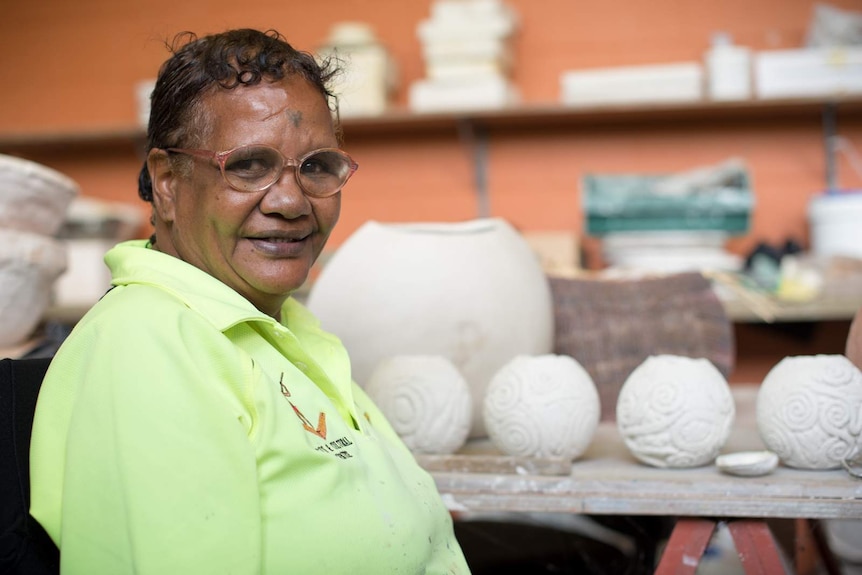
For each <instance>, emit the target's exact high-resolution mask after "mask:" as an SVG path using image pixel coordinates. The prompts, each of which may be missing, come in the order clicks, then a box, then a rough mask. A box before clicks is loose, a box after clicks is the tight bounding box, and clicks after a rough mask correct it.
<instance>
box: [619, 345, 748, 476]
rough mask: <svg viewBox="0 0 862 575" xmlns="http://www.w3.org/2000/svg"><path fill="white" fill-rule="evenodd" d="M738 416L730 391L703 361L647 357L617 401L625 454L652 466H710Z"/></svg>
mask: <svg viewBox="0 0 862 575" xmlns="http://www.w3.org/2000/svg"><path fill="white" fill-rule="evenodd" d="M735 414H736V409H735V406H734V403H733V396H732V395H731V393H730V386H729V385H728V383H727V380H725V379H724V376H723V375H721V372H720V371H718V369H717V368H716V367H715V366H714V365H713V364H712V363H710V362H709V360H707V359H704V358H689V357H682V356H676V355H657V356H650V357H648V358H647V359H646V360H645V361H644V362H643V363H642V364H640V365H639V366H638V367H637V368H635V370H634V371H633V372H632V373H631V374H630V375H629V377H628V378H627V379H626V381H625V383H624V384H623V386H622V389H620V394H619V398H618V400H617V410H616V415H617V428H618V429H619V432H620V435H621V436H622V438H623V441H624V442H625V444H626V447H628V449H629V451H630V452H631V453H632V455H634V456H635V457H636V458H637V459H639V460H640V461H642V462H644V463H646V464H648V465H652V466H654V467H674V468H677V467H697V466H700V465H706V464H708V463H711V462H712V461H713V460H714V459H715V458H716V456H717V455H718V453H719V451H720V450H721V448H722V447H723V446H724V443H725V442H726V441H727V438H728V437H729V435H730V430H731V426H732V425H733V420H734V417H735Z"/></svg>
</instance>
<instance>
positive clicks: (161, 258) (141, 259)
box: [105, 240, 316, 331]
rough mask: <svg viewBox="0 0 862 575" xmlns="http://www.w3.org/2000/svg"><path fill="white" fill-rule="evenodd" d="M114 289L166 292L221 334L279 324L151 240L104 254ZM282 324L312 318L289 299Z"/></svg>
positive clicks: (121, 245)
mask: <svg viewBox="0 0 862 575" xmlns="http://www.w3.org/2000/svg"><path fill="white" fill-rule="evenodd" d="M105 263H106V264H107V265H108V268H109V269H110V270H111V278H112V279H111V284H112V285H114V286H123V285H132V284H142V285H152V286H155V287H158V288H159V289H163V290H165V291H167V292H169V293H171V294H173V295H174V296H175V297H177V298H178V299H179V300H180V301H182V302H183V303H184V304H185V305H187V306H188V307H189V308H190V309H193V310H195V311H196V312H198V313H200V314H201V315H202V316H203V317H205V318H207V319H209V320H210V321H211V322H212V323H213V325H214V326H215V327H216V328H217V329H219V330H220V331H225V330H227V329H229V328H230V327H232V326H234V325H237V324H239V323H241V322H248V321H263V322H267V323H277V322H276V320H275V319H273V318H272V317H270V316H268V315H266V314H265V313H263V312H261V311H260V310H258V309H257V308H256V307H254V305H252V303H251V302H250V301H248V300H247V299H246V298H244V297H243V296H241V295H240V294H239V293H238V292H237V291H235V290H234V289H232V288H230V287H229V286H228V285H226V284H225V283H223V282H221V281H219V280H218V279H216V278H215V277H213V276H211V275H210V274H208V273H206V272H205V271H203V270H201V269H199V268H197V267H195V266H193V265H191V264H189V263H187V262H185V261H183V260H181V259H179V258H177V257H174V256H172V255H169V254H165V253H162V252H160V251H157V250H155V249H152V248H151V247H150V244H149V241H148V240H131V241H127V242H122V243H119V244H117V245H116V246H114V247H113V248H111V249H110V250H109V251H108V253H107V254H105ZM281 318H282V324H283V325H285V326H290V327H291V329H293V328H294V327H296V328H301V327H302V326H303V325H304V324H306V323H308V322H309V321H311V322H312V323H315V324H316V320H315V319H314V316H312V315H311V313H310V312H308V311H307V310H306V309H305V308H304V307H303V306H302V305H301V304H299V302H297V301H295V300H293V299H292V298H288V299H287V301H286V302H285V303H284V305H283V306H282V313H281Z"/></svg>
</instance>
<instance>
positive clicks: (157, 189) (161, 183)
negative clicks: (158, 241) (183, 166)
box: [147, 148, 179, 222]
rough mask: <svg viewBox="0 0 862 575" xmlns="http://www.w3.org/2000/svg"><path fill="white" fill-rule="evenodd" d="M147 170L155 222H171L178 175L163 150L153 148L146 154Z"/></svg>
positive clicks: (173, 215)
mask: <svg viewBox="0 0 862 575" xmlns="http://www.w3.org/2000/svg"><path fill="white" fill-rule="evenodd" d="M147 169H148V170H149V171H150V180H152V183H153V212H154V215H155V217H156V219H157V220H161V221H162V222H173V221H174V218H175V215H176V201H175V194H176V188H177V183H178V181H179V178H178V174H177V172H176V170H175V169H174V167H173V163H172V162H171V158H170V157H169V156H168V153H167V152H166V151H165V150H160V149H159V148H153V149H152V150H150V153H149V154H147Z"/></svg>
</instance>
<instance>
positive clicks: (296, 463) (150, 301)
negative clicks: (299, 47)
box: [31, 30, 468, 575]
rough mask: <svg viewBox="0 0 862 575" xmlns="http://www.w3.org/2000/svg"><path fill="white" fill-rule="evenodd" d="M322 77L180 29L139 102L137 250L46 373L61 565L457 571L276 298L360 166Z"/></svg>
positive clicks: (400, 475) (389, 457)
mask: <svg viewBox="0 0 862 575" xmlns="http://www.w3.org/2000/svg"><path fill="white" fill-rule="evenodd" d="M331 74H332V72H331V71H330V70H329V68H327V67H326V66H323V67H321V66H318V64H317V63H315V61H314V59H313V58H312V57H311V56H309V55H307V54H304V53H301V52H298V51H296V50H294V49H293V48H292V47H291V46H290V45H289V44H287V43H286V42H285V41H284V40H283V38H281V37H280V36H279V35H278V34H277V33H275V32H269V33H261V32H258V31H254V30H234V31H229V32H225V33H222V34H216V35H212V36H207V37H203V38H200V39H195V38H194V37H191V38H190V41H189V42H188V43H186V44H185V45H184V46H182V47H181V48H179V49H178V50H176V51H175V52H174V54H173V55H172V57H171V58H170V59H169V60H168V61H167V62H166V63H165V64H164V65H163V67H162V69H161V71H160V73H159V77H158V80H157V83H156V87H155V90H154V92H153V96H152V113H151V117H150V124H149V130H148V138H149V149H150V151H149V154H148V156H147V160H146V165H145V167H144V170H143V172H142V175H141V178H140V182H139V186H140V192H141V195H142V197H143V198H144V199H145V200H148V201H150V202H152V204H153V206H152V222H153V225H154V229H155V233H154V236H153V237H152V238H150V240H149V241H143V240H141V241H132V242H127V243H123V244H120V245H118V246H117V247H115V248H114V249H112V250H111V251H110V252H109V253H108V254H107V255H106V257H105V261H106V263H107V264H108V266H109V267H110V269H111V272H112V277H113V281H112V284H113V286H114V287H113V288H112V289H111V290H110V291H109V292H108V293H107V294H106V295H105V296H104V298H102V300H101V301H100V302H99V303H98V304H97V305H96V306H94V307H93V308H92V310H90V312H89V313H88V314H87V315H86V316H85V317H84V318H83V319H82V320H81V322H80V323H79V324H78V325H77V326H76V328H75V330H74V331H73V333H72V334H71V335H70V336H69V338H68V339H67V340H66V341H65V342H64V344H63V346H62V347H61V349H60V350H59V351H58V353H57V355H56V357H55V359H54V360H53V362H52V365H51V368H50V370H49V372H48V374H47V376H46V379H45V382H44V384H43V387H42V391H41V395H40V398H39V404H38V407H37V413H36V421H35V423H34V430H33V439H32V449H31V461H32V465H31V467H32V479H31V483H32V506H31V513H32V515H33V516H34V517H35V518H36V519H37V520H38V521H39V522H40V523H41V524H42V525H43V526H44V527H45V528H46V530H47V531H48V533H49V534H50V536H51V537H52V539H53V540H54V541H55V542H56V543H57V544H58V545H59V547H60V556H61V568H62V570H63V572H64V573H86V574H90V575H92V574H99V573H110V574H112V575H114V574H118V573H131V572H135V573H142V574H146V573H155V574H159V575H162V574H165V573H182V574H184V575H185V574H190V573H206V574H213V573H276V574H282V573H300V574H306V573H325V574H327V575H329V574H336V573H351V574H356V573H373V574H384V573H385V574H388V573H467V572H468V568H467V566H466V563H465V560H464V557H463V554H462V553H461V550H460V548H459V546H458V544H457V542H456V541H455V539H454V536H453V533H452V524H451V519H450V517H449V514H448V513H447V511H446V509H445V507H444V506H443V505H442V503H441V500H440V497H439V495H438V494H437V492H436V489H435V486H434V483H433V481H432V479H431V478H430V476H429V475H428V474H427V473H425V472H424V471H423V470H421V469H420V468H419V467H418V466H417V465H416V463H415V461H414V460H413V458H412V456H411V455H410V453H409V451H408V450H407V449H406V448H405V447H404V446H403V444H402V443H401V442H400V441H399V439H398V437H397V435H396V434H395V433H394V432H393V430H392V429H391V428H390V426H389V425H388V424H387V422H386V421H385V420H384V418H383V416H382V415H381V414H380V412H379V411H378V410H377V409H376V408H375V407H374V405H373V404H372V403H371V402H370V401H369V400H368V398H367V397H366V396H365V394H364V393H363V392H362V390H361V389H359V387H358V386H356V385H355V384H354V383H353V382H352V381H351V377H350V365H349V362H348V357H347V354H346V352H345V350H344V348H343V346H342V345H341V343H340V342H339V340H338V339H337V338H335V337H334V336H332V335H330V334H327V333H325V332H323V331H321V330H320V329H319V327H318V325H317V322H316V320H315V318H313V317H312V316H311V315H310V313H309V312H308V311H307V310H306V309H304V308H303V307H302V306H301V305H300V304H299V303H297V302H296V301H295V300H294V299H291V298H290V294H291V293H292V292H293V291H294V290H296V289H297V288H299V287H300V286H301V285H302V283H303V282H304V281H305V280H306V278H307V276H308V273H309V269H310V268H311V265H312V264H313V263H314V261H315V259H316V258H317V256H318V255H319V254H320V252H321V250H322V249H323V246H324V244H325V243H326V240H327V238H328V237H329V234H330V232H331V231H332V229H333V227H334V226H335V224H336V222H337V221H338V215H339V208H340V191H341V188H342V187H343V186H344V184H345V183H346V182H347V180H348V179H349V178H350V176H351V175H352V174H353V172H354V171H355V170H356V168H357V165H356V164H355V163H354V162H353V160H352V159H351V158H350V157H349V156H348V155H347V154H345V153H344V152H342V151H341V150H339V149H338V144H339V142H338V138H337V133H336V129H335V126H334V124H333V118H332V113H331V110H330V108H329V105H328V102H329V101H330V100H331V94H330V93H329V92H328V90H327V88H326V83H327V81H328V80H329V79H330V78H331Z"/></svg>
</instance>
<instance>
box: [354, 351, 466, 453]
mask: <svg viewBox="0 0 862 575" xmlns="http://www.w3.org/2000/svg"><path fill="white" fill-rule="evenodd" d="M365 391H366V392H367V393H368V396H369V397H370V398H371V399H372V401H374V403H375V404H376V405H377V407H378V408H380V411H381V412H382V413H383V415H385V416H386V418H387V419H388V420H389V423H390V424H391V425H392V427H393V429H395V432H396V433H397V434H398V435H399V436H400V437H401V439H402V440H403V441H404V443H405V445H407V447H408V448H409V449H410V451H412V452H413V453H422V454H443V455H445V454H449V453H454V452H455V451H458V449H460V448H461V446H462V445H464V443H465V442H466V441H467V435H468V434H469V432H470V424H471V421H472V416H473V406H472V400H471V398H470V389H469V387H468V386H467V382H466V380H464V378H463V377H462V376H461V374H460V373H459V372H458V369H457V368H456V367H455V366H454V365H453V364H452V362H451V361H449V360H448V359H446V358H445V357H442V356H430V355H400V356H395V357H391V358H387V359H384V360H383V361H381V362H380V363H379V364H378V366H377V367H376V368H375V369H374V371H373V372H372V373H371V376H370V378H369V380H368V384H367V385H366V387H365Z"/></svg>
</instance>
